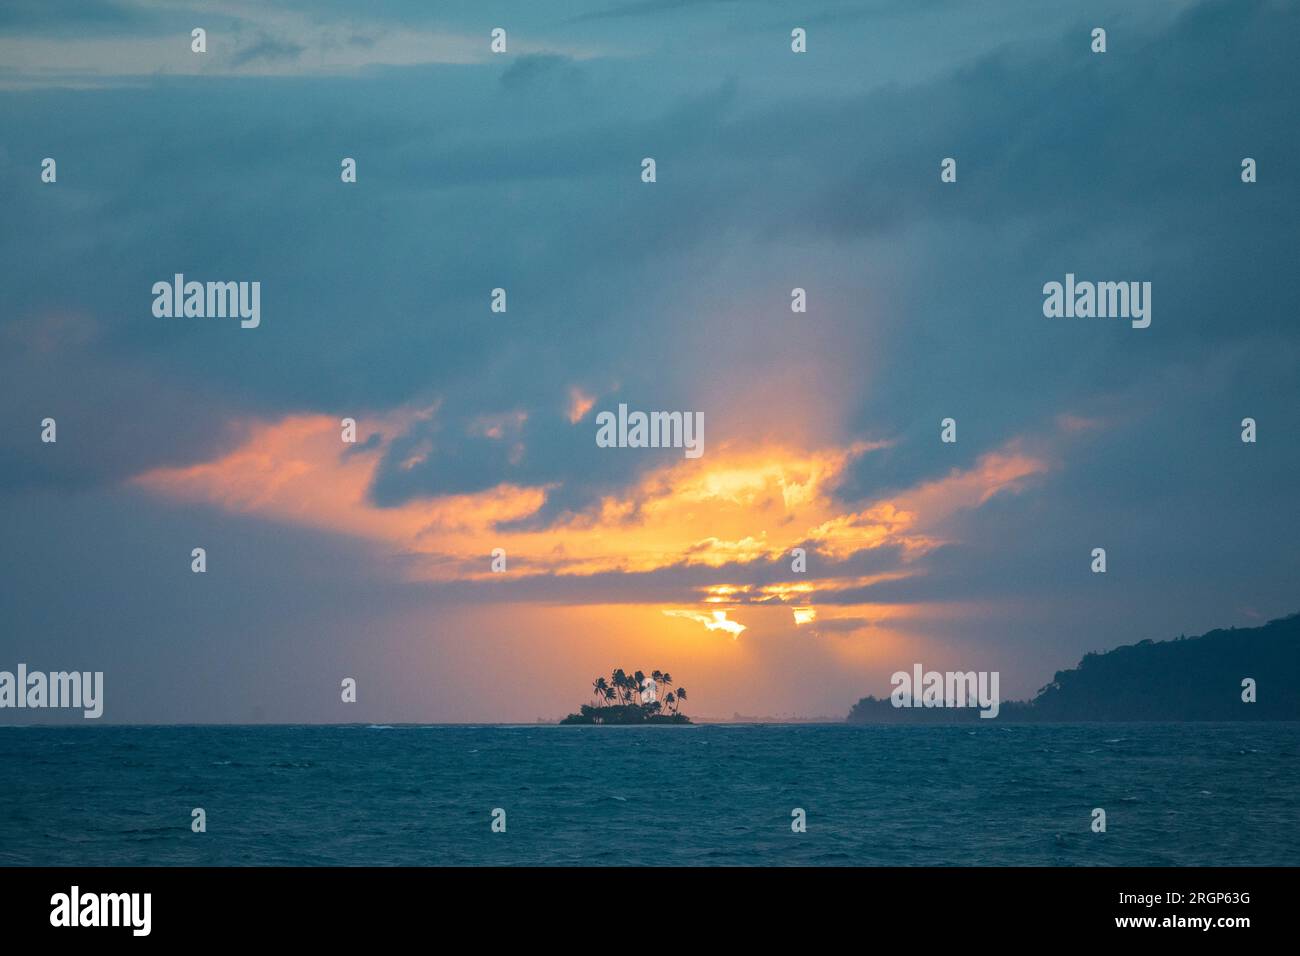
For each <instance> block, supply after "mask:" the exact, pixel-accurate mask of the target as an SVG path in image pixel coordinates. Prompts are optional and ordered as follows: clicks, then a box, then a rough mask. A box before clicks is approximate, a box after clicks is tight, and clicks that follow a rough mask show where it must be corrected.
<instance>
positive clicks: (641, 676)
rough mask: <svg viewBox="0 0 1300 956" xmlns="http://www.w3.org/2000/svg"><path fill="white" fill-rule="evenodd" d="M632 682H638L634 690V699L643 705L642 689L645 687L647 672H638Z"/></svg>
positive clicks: (633, 676)
mask: <svg viewBox="0 0 1300 956" xmlns="http://www.w3.org/2000/svg"><path fill="white" fill-rule="evenodd" d="M632 680H634V681H635V682H636V683H635V684H634V685H633V688H632V689H633V692H634V696H633V698H632V699H633V700H634V701H635V702H636V703H638V704H639V703H641V688H642V687H644V686H645V671H637V672H636V673H635V674H633V675H632Z"/></svg>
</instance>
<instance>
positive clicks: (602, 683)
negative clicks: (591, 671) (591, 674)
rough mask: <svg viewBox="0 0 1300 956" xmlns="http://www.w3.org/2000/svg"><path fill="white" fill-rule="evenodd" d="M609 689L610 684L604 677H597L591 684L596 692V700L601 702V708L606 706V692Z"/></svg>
mask: <svg viewBox="0 0 1300 956" xmlns="http://www.w3.org/2000/svg"><path fill="white" fill-rule="evenodd" d="M608 687H609V682H608V681H607V680H605V678H603V677H597V678H596V679H595V680H594V681H592V682H591V689H592V690H593V691H595V694H596V700H598V701H600V706H602V707H604V706H605V691H606V689H607V688H608Z"/></svg>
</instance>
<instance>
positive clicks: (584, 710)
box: [560, 668, 691, 724]
mask: <svg viewBox="0 0 1300 956" xmlns="http://www.w3.org/2000/svg"><path fill="white" fill-rule="evenodd" d="M661 684H662V685H663V692H662V694H661V693H660V690H659V686H660V685H661ZM672 686H673V675H672V674H669V673H666V672H664V671H652V672H651V673H650V675H649V676H648V677H647V676H646V674H645V673H644V672H643V671H635V672H634V673H633V674H632V675H631V676H629V675H628V673H627V672H626V671H624V670H623V669H622V668H619V669H617V670H615V671H614V672H613V673H612V674H611V675H610V676H609V677H608V678H604V677H597V678H596V679H595V680H594V681H592V682H591V692H592V694H593V696H594V698H595V701H596V703H595V705H594V706H593V705H592V704H583V705H582V706H581V707H580V708H579V712H578V713H576V714H570V715H569V716H568V717H565V718H564V719H563V720H562V721H560V723H561V724H689V723H690V722H691V719H690V718H689V717H687V716H686V715H685V714H683V713H681V712H680V710H681V706H682V703H683V702H684V701H685V700H686V688H685V687H678V688H677V689H676V690H675V691H674V690H669V688H670V687H672Z"/></svg>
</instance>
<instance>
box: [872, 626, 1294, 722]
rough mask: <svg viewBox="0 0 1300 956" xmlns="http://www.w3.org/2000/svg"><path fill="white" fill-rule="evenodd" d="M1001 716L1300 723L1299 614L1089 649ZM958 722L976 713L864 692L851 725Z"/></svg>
mask: <svg viewBox="0 0 1300 956" xmlns="http://www.w3.org/2000/svg"><path fill="white" fill-rule="evenodd" d="M1256 688H1257V693H1256ZM1247 698H1250V699H1249V700H1247ZM997 720H1000V721H1004V722H1008V721H1009V722H1018V721H1043V722H1056V721H1061V722H1075V721H1145V720H1155V721H1237V720H1300V614H1292V615H1290V616H1289V617H1284V618H1280V619H1278V620H1275V621H1270V622H1269V623H1267V624H1265V625H1263V626H1261V627H1253V628H1235V627H1233V628H1227V629H1224V630H1217V631H1210V632H1209V633H1208V634H1203V635H1201V636H1200V637H1185V636H1184V637H1179V638H1177V639H1176V640H1171V641H1151V640H1145V641H1140V642H1138V643H1137V644H1129V645H1126V646H1123V647H1117V648H1115V649H1114V650H1111V651H1107V652H1106V653H1095V652H1094V653H1090V654H1085V655H1084V657H1083V660H1082V661H1080V662H1079V666H1078V667H1075V668H1073V669H1071V670H1067V671H1058V672H1057V673H1056V675H1055V676H1054V677H1053V678H1052V681H1051V683H1049V684H1048V685H1047V686H1045V687H1043V688H1042V689H1041V690H1040V691H1039V692H1038V694H1037V695H1036V696H1035V697H1034V699H1033V700H1029V701H1003V702H1002V706H1001V711H1000V713H999V715H998V717H997ZM957 721H960V722H966V721H974V722H976V723H978V722H980V721H979V711H978V710H977V709H976V708H973V707H968V708H952V707H935V708H920V707H917V708H912V707H894V706H893V703H892V702H891V701H890V699H889V696H888V694H886V696H885V697H884V698H883V699H881V698H876V697H875V696H871V697H864V698H862V700H860V701H858V702H857V703H856V704H855V705H854V706H853V710H852V711H851V712H850V713H849V716H848V722H849V723H851V724H880V723H908V724H910V723H952V722H957Z"/></svg>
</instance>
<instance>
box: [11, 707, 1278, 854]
mask: <svg viewBox="0 0 1300 956" xmlns="http://www.w3.org/2000/svg"><path fill="white" fill-rule="evenodd" d="M1298 754H1300V724H1294V723H1275V724H1261V723H1239V724H1075V725H1025V724H1020V725H1016V724H999V723H998V722H997V721H978V722H973V723H970V724H966V725H953V726H896V725H890V726H847V725H702V726H691V727H554V726H541V725H539V726H514V727H505V726H486V727H483V726H395V727H367V726H244V727H216V726H213V727H115V726H94V727H89V726H76V727H12V726H10V727H0V864H9V865H14V864H19V865H28V864H54V865H106V864H118V865H171V864H175V865H184V864H216V865H245V864H253V865H263V864H292V865H362V864H398V865H457V866H460V865H479V864H514V865H539V864H543V865H549V864H560V865H574V864H595V865H613V864H650V865H655V864H688V865H689V864H739V865H784V864H802V865H816V864H831V865H886V866H890V865H913V864H950V865H964V864H993V865H1001V864H1014V865H1039V864H1041V865H1096V864H1115V865H1129V864H1151V865H1180V866H1186V865H1259V864H1282V865H1288V864H1289V865H1294V864H1297V863H1300V760H1297V755H1298ZM200 807H201V808H203V810H204V811H205V815H206V826H207V829H206V832H203V833H195V832H193V831H192V830H191V820H192V816H191V813H192V811H193V810H194V809H195V808H200ZM1099 807H1100V808H1102V809H1104V810H1105V811H1106V832H1104V833H1096V832H1093V830H1092V828H1091V824H1092V821H1093V810H1094V809H1095V808H1099ZM797 809H802V810H803V811H804V815H805V817H806V821H807V830H806V832H803V833H797V832H794V830H793V829H792V827H791V822H792V820H793V819H795V816H796V815H795V811H796V810H797ZM494 810H503V811H504V815H503V816H504V820H505V832H493V829H492V821H493V819H494V814H493V811H494Z"/></svg>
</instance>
